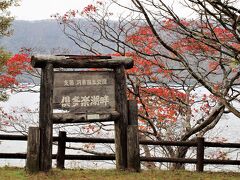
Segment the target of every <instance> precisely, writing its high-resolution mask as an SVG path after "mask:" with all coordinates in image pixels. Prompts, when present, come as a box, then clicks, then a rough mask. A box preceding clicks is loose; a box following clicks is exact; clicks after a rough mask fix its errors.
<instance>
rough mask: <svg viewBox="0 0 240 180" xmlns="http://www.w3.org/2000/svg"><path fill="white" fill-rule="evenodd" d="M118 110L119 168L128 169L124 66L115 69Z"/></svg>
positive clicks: (116, 128)
mask: <svg viewBox="0 0 240 180" xmlns="http://www.w3.org/2000/svg"><path fill="white" fill-rule="evenodd" d="M115 80H116V87H115V94H116V110H117V112H119V113H120V116H119V118H118V119H117V120H115V149H116V152H115V154H116V168H117V170H125V169H127V125H128V114H127V112H128V111H127V95H126V91H127V86H126V78H125V69H124V66H123V65H122V66H119V67H118V68H116V69H115Z"/></svg>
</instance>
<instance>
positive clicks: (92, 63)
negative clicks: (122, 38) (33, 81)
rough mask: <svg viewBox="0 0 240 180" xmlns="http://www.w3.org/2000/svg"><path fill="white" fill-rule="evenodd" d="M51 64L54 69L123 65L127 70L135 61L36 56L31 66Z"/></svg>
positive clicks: (38, 66)
mask: <svg viewBox="0 0 240 180" xmlns="http://www.w3.org/2000/svg"><path fill="white" fill-rule="evenodd" d="M47 63H51V64H52V65H53V68H112V69H114V68H116V67H119V66H121V65H123V66H124V67H125V69H130V68H132V67H133V60H132V59H131V58H129V57H118V56H116V57H112V58H111V59H108V58H106V59H99V58H97V57H96V58H95V59H94V58H93V57H91V58H89V59H87V58H76V57H72V56H54V55H34V56H32V58H31V64H32V66H33V67H35V68H43V67H44V66H46V64H47Z"/></svg>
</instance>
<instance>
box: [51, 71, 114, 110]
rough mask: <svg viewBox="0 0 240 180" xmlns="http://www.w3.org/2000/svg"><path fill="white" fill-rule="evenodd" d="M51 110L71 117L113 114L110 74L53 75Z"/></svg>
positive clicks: (61, 73)
mask: <svg viewBox="0 0 240 180" xmlns="http://www.w3.org/2000/svg"><path fill="white" fill-rule="evenodd" d="M53 109H59V110H67V111H69V112H70V113H74V114H84V113H85V114H89V113H110V112H113V111H115V110H116V105H115V80H114V72H113V71H78V72H77V71H67V72H66V71H65V72H54V88H53Z"/></svg>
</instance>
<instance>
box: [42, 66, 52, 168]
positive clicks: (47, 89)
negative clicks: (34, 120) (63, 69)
mask: <svg viewBox="0 0 240 180" xmlns="http://www.w3.org/2000/svg"><path fill="white" fill-rule="evenodd" d="M52 98H53V65H52V64H51V63H47V64H46V65H45V66H44V67H42V72H41V87H40V108H39V128H40V164H39V166H40V171H44V172H47V171H49V170H50V169H51V167H52V128H53V123H52V111H53V108H52Z"/></svg>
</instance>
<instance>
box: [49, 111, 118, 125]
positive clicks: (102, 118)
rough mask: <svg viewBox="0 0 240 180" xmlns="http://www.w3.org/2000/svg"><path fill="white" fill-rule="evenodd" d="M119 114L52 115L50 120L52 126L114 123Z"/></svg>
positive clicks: (115, 112)
mask: <svg viewBox="0 0 240 180" xmlns="http://www.w3.org/2000/svg"><path fill="white" fill-rule="evenodd" d="M119 116H120V114H119V113H118V112H117V111H114V112H111V113H106V114H103V113H102V114H96V115H94V114H89V115H87V114H71V113H69V114H68V113H54V114H53V116H52V120H53V123H54V124H61V123H84V122H88V123H90V122H106V121H115V120H116V119H117V118H119Z"/></svg>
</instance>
